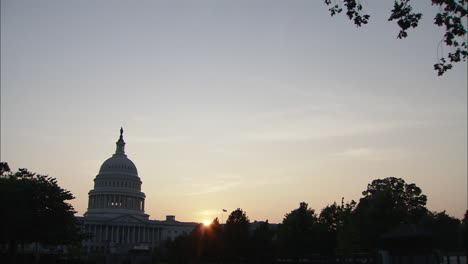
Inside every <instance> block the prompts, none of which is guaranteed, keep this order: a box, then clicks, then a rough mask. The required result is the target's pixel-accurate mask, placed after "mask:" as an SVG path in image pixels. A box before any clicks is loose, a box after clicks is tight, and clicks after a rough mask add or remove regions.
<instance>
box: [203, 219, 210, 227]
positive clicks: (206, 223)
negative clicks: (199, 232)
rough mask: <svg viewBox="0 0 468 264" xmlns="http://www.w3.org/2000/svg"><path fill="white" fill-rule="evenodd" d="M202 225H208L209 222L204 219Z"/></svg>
mask: <svg viewBox="0 0 468 264" xmlns="http://www.w3.org/2000/svg"><path fill="white" fill-rule="evenodd" d="M203 225H204V226H209V225H211V222H210V221H208V220H205V221H203Z"/></svg>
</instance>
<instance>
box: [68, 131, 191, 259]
mask: <svg viewBox="0 0 468 264" xmlns="http://www.w3.org/2000/svg"><path fill="white" fill-rule="evenodd" d="M116 144H117V148H116V150H115V154H114V155H112V157H110V158H109V159H107V160H106V161H104V163H103V164H102V166H101V168H100V170H99V173H98V174H97V176H96V178H95V179H94V189H92V190H91V191H89V202H88V210H87V211H86V213H85V214H84V216H82V217H77V218H78V221H79V222H80V223H81V227H82V229H83V232H85V233H88V234H90V235H91V236H90V238H89V239H88V240H85V241H83V246H84V247H85V248H86V250H87V251H88V252H90V253H91V252H94V253H123V254H125V253H128V252H129V251H131V250H152V249H154V248H157V247H158V246H159V245H160V244H161V243H163V242H164V241H166V240H168V239H174V238H175V237H177V236H179V235H181V234H183V233H189V232H191V231H192V230H193V229H194V227H195V226H196V225H197V223H184V222H178V221H176V220H175V216H173V215H168V216H166V220H164V221H159V220H149V215H148V214H145V194H144V193H143V192H142V191H141V185H142V181H141V179H140V177H139V176H138V171H137V168H136V166H135V164H134V163H133V162H132V161H131V160H130V159H129V158H128V157H127V155H126V154H125V141H124V139H123V129H122V128H121V129H120V137H119V140H118V141H117V143H116Z"/></svg>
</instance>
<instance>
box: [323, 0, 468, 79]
mask: <svg viewBox="0 0 468 264" xmlns="http://www.w3.org/2000/svg"><path fill="white" fill-rule="evenodd" d="M410 1H411V0H394V4H393V9H392V10H391V14H390V17H389V18H388V20H389V21H394V20H395V21H396V22H397V24H398V26H399V27H400V32H399V33H398V36H397V37H398V38H399V39H403V38H406V37H407V36H408V32H407V31H408V29H411V28H416V27H417V26H418V23H419V20H421V18H422V14H421V13H416V12H414V11H413V7H412V6H411V4H410ZM431 1H432V5H435V6H439V12H438V13H437V15H436V16H435V18H434V24H435V25H437V26H439V27H445V34H444V36H443V38H442V40H441V42H440V45H445V46H447V47H449V48H450V49H451V51H450V52H448V54H447V56H446V57H444V54H443V53H444V52H443V51H441V54H442V56H441V57H439V58H438V60H439V61H438V63H436V64H434V70H436V71H437V74H438V75H439V76H441V75H443V74H444V73H445V72H446V71H448V70H450V69H452V68H453V65H452V63H457V62H460V61H466V59H467V57H468V44H467V40H466V28H465V26H464V25H463V21H464V20H465V18H466V17H467V14H468V11H467V7H466V5H467V2H468V0H431ZM325 4H326V5H328V6H331V8H329V11H330V14H331V16H335V15H336V14H339V13H341V12H342V11H343V6H344V7H345V8H346V15H347V16H348V18H349V19H350V20H353V21H354V24H356V26H358V27H360V26H362V25H363V24H367V23H368V21H369V18H370V15H368V14H365V13H363V7H362V4H361V2H360V1H359V0H338V2H337V1H336V0H333V3H332V0H325ZM438 55H439V54H438Z"/></svg>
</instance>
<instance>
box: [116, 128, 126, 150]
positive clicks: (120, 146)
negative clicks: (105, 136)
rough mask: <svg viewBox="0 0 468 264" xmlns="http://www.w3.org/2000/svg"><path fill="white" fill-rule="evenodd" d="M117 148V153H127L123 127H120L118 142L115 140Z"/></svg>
mask: <svg viewBox="0 0 468 264" xmlns="http://www.w3.org/2000/svg"><path fill="white" fill-rule="evenodd" d="M115 144H116V145H117V148H116V149H115V154H121V155H125V141H124V140H123V128H122V127H121V128H120V137H119V140H118V141H117V142H115Z"/></svg>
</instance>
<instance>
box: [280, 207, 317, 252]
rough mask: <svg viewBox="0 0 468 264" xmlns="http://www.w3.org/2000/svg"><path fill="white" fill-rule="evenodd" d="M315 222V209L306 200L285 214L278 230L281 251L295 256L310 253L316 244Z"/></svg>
mask: <svg viewBox="0 0 468 264" xmlns="http://www.w3.org/2000/svg"><path fill="white" fill-rule="evenodd" d="M317 222H318V221H317V215H316V214H315V211H314V210H313V209H310V208H309V207H308V204H307V203H306V202H301V203H300V204H299V208H297V209H295V210H293V211H291V212H290V213H288V214H286V215H285V217H284V219H283V223H282V224H281V226H280V230H279V239H280V246H281V248H282V249H283V252H282V253H283V254H287V255H289V256H290V257H295V258H299V257H303V256H305V255H307V254H310V253H312V252H313V250H314V249H316V246H317V243H316V242H317V241H316V239H317V236H316V235H317V227H316V224H317Z"/></svg>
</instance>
